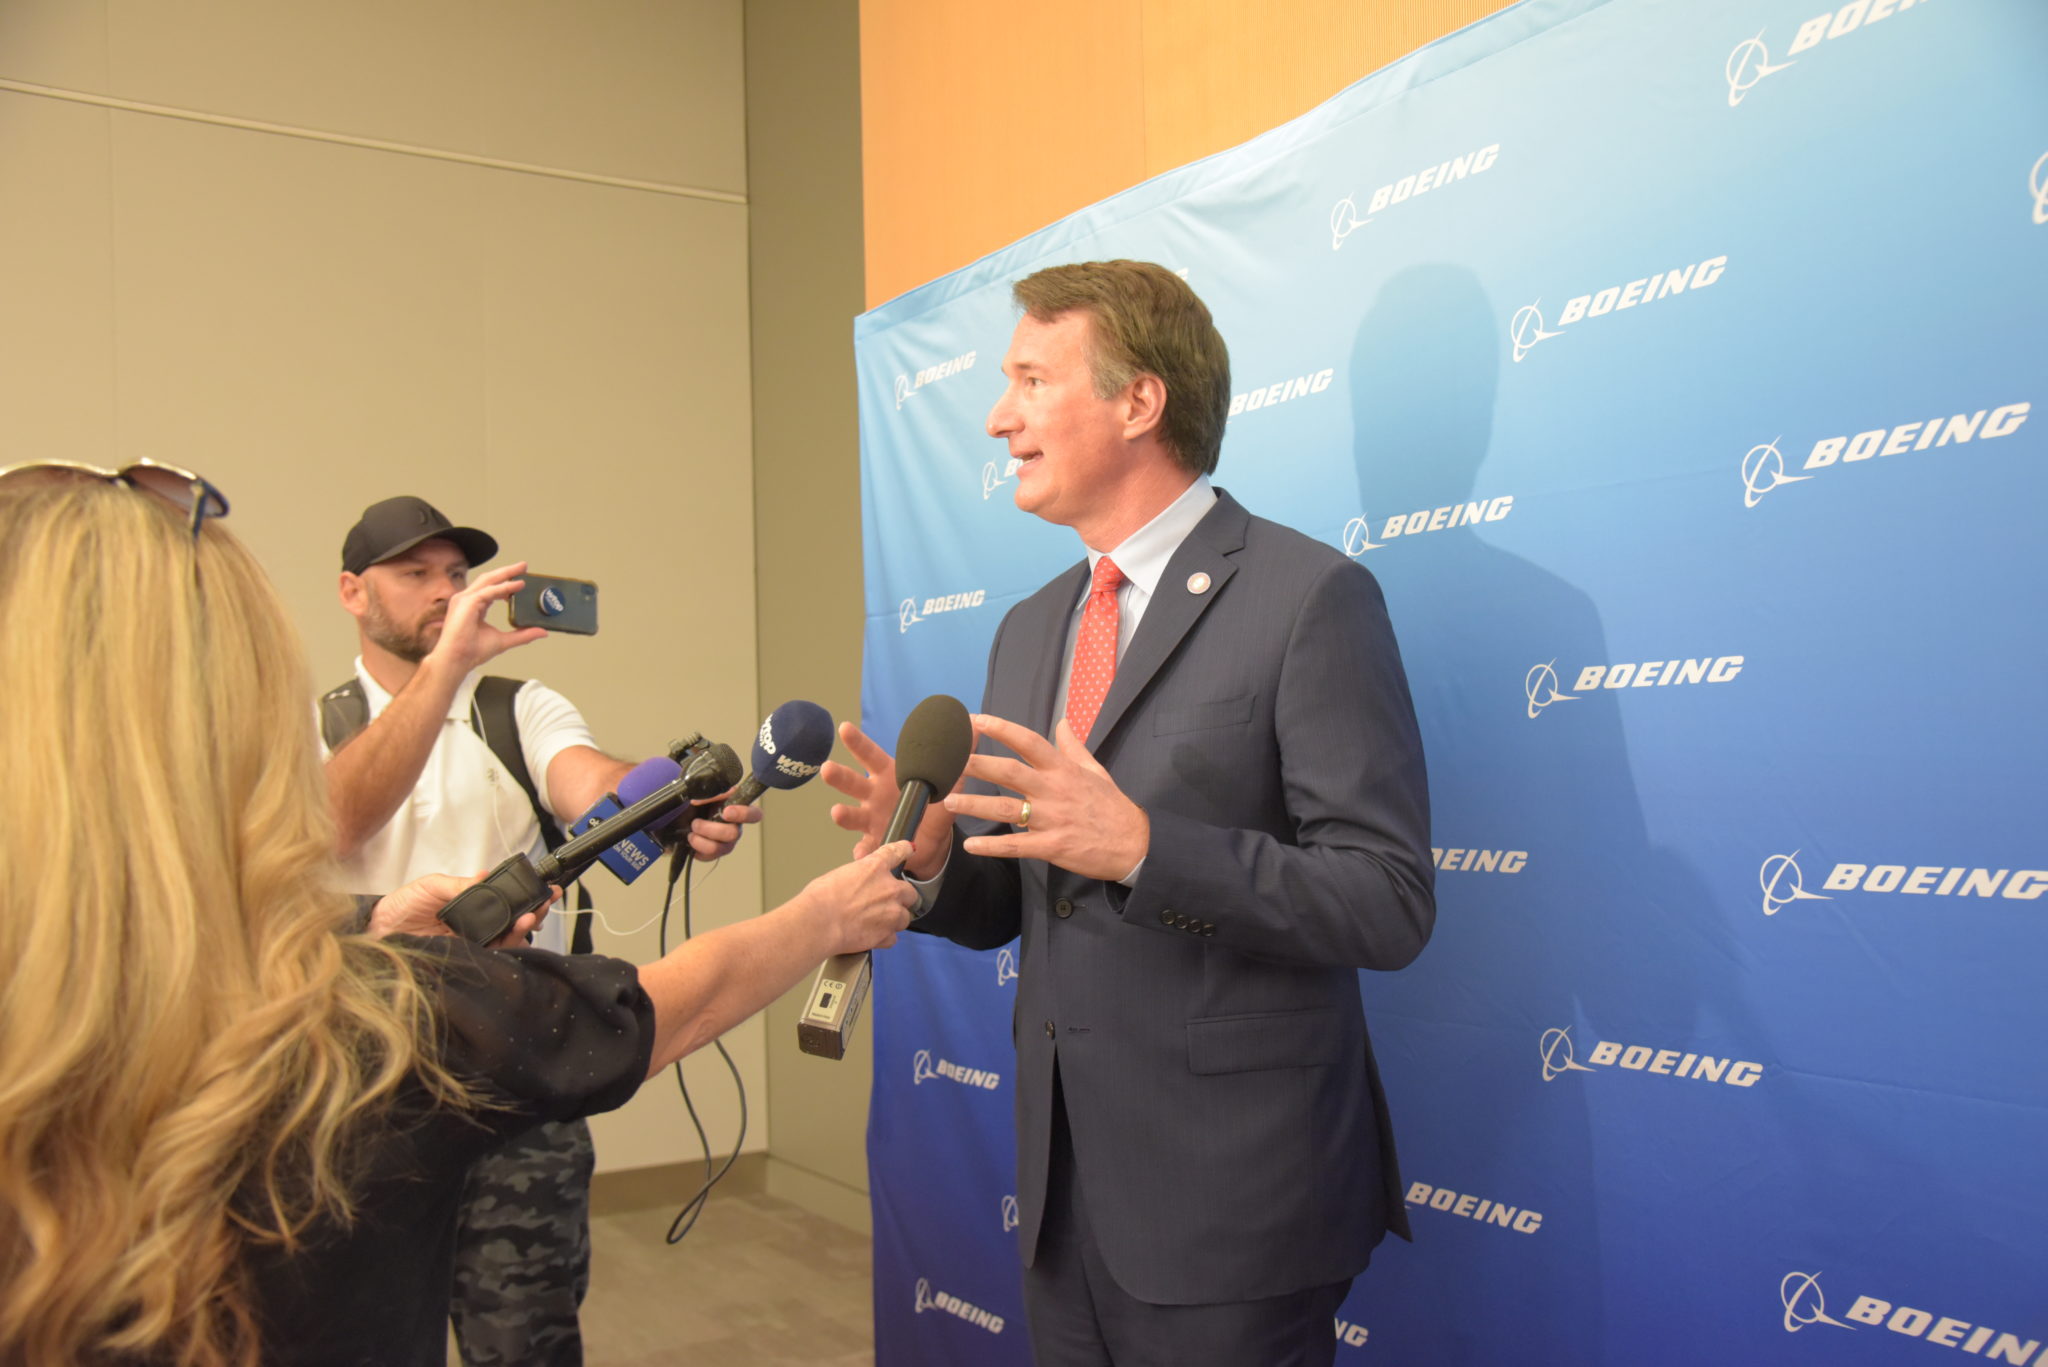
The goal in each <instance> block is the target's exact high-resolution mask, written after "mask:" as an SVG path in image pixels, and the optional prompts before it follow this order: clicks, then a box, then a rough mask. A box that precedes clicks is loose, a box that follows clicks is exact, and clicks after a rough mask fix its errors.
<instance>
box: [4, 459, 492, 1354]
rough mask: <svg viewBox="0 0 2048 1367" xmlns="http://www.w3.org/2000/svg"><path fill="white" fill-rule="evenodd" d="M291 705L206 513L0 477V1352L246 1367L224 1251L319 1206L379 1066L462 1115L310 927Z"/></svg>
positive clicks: (240, 1307)
mask: <svg viewBox="0 0 2048 1367" xmlns="http://www.w3.org/2000/svg"><path fill="white" fill-rule="evenodd" d="M195 557H196V573H195ZM311 698H312V692H311V690H310V688H309V687H308V676H307V672H306V668H305V663H304V659H303V656H302V655H301V652H300V649H299V645H298V640H297V637H296V635H295V633H294V632H293V630H292V628H291V625H290V623H289V621H288V619H287V618H286V616H285V613H284V610H283V606H282V604H281V603H280V602H279V601H278V598H277V595H276V593H275V591H274V590H273V589H272V587H271V585H270V582H269V580H268V579H267V578H266V577H265V576H264V573H263V571H262V569H261V568H260V567H258V565H257V563H256V561H255V559H254V558H253V557H252V556H251V555H250V554H249V553H248V551H247V550H245V549H244V548H243V547H242V545H241V544H240V543H239V542H238V541H236V540H235V538H234V537H233V536H232V535H231V534H229V533H227V532H226V531H224V530H223V529H222V528H221V526H220V525H219V523H217V522H209V523H207V524H206V525H205V526H204V528H203V529H202V535H201V536H200V537H199V540H198V544H197V546H196V547H195V546H194V545H193V544H192V537H191V533H190V531H189V528H188V526H187V523H186V521H185V518H184V515H183V514H181V513H179V512H178V511H177V510H176V509H175V508H173V507H172V506H171V505H170V504H168V503H166V502H164V501H163V500H161V499H159V498H157V497H155V496H153V495H149V494H145V493H142V492H140V491H138V490H135V489H130V488H123V487H119V486H116V485H113V484H111V483H105V482H100V481H94V480H85V479H67V480H63V481H61V482H58V483H45V482H43V481H40V480H36V479H14V480H8V481H4V482H0V850H4V851H5V853H4V855H0V975H4V976H0V983H4V987H0V1360H4V1361H6V1362H9V1363H17V1362H20V1363H30V1364H37V1365H38V1367H40V1365H41V1364H52V1365H54V1364H60V1363H61V1364H66V1365H67V1367H68V1365H69V1364H74V1363H82V1362H83V1363H114V1362H122V1361H127V1360H131V1359H138V1358H147V1359H148V1360H150V1361H160V1362H166V1363H177V1364H180V1367H188V1365H189V1367H250V1365H252V1364H255V1363H256V1362H257V1359H258V1350H259V1346H260V1345H259V1342H258V1326H257V1322H256V1316H255V1308H254V1307H253V1306H252V1304H251V1301H250V1288H249V1281H248V1272H247V1258H246V1257H245V1252H246V1250H247V1249H248V1248H249V1247H250V1246H251V1245H252V1244H254V1243H262V1242H274V1243H277V1244H281V1245H283V1246H284V1247H285V1248H286V1249H288V1250H289V1249H291V1248H293V1247H295V1246H297V1244H298V1241H299V1240H300V1239H301V1238H303V1236H304V1235H305V1234H306V1233H307V1232H308V1230H309V1228H310V1226H311V1225H312V1224H313V1222H314V1221H315V1220H317V1219H323V1218H324V1219H342V1220H345V1219H347V1218H348V1216H349V1215H350V1213H351V1205H350V1193H349V1183H350V1180H351V1176H352V1171H351V1168H352V1163H351V1159H350V1155H351V1154H352V1153H353V1152H355V1151H357V1150H358V1149H359V1147H360V1145H359V1144H358V1143H357V1142H356V1141H358V1140H360V1138H361V1136H362V1133H363V1126H364V1125H366V1124H369V1123H374V1120H375V1117H376V1115H377V1113H378V1112H379V1111H380V1110H381V1109H382V1108H383V1107H384V1106H385V1105H387V1104H388V1103H389V1101H390V1100H391V1099H392V1097H393V1095H394V1093H395V1091H396V1089H397V1088H398V1086H399V1084H400V1083H401V1082H402V1081H403V1079H404V1078H405V1077H406V1076H407V1074H408V1073H413V1074H416V1075H418V1076H420V1077H421V1078H422V1079H424V1080H425V1082H426V1084H427V1086H428V1088H429V1090H430V1091H431V1092H432V1093H434V1094H435V1095H436V1096H438V1097H440V1098H442V1099H445V1100H453V1101H458V1102H459V1101H461V1100H463V1099H464V1093H463V1090H462V1089H461V1088H460V1087H459V1086H458V1085H456V1084H455V1083H454V1082H453V1080H452V1079H451V1078H450V1077H449V1076H448V1074H447V1073H446V1072H444V1071H443V1070H442V1069H441V1068H440V1066H439V1064H438V1063H437V1062H436V1061H435V1059H434V1056H433V1054H432V1052H431V1046H430V1045H429V1044H428V1043H427V1041H428V1039H429V1037H430V1036H429V1031H430V1028H431V1015H430V1012H429V1009H428V1003H427V1000H426V998H425V997H424V995H423V993H422V990H421V989H420V987H419V986H418V985H417V984H416V982H415V979H414V977H413V976H412V974H411V973H409V972H407V971H406V966H405V961H404V958H403V956H401V955H400V954H398V953H397V952H395V951H393V950H391V949H388V948H385V947H382V946H379V945H377V944H375V943H374V942H371V941H368V940H365V939H362V938H360V937H344V936H342V935H340V934H338V933H337V931H338V930H339V929H340V927H341V925H342V923H343V919H344V917H345V916H346V914H347V911H348V909H349V907H348V903H347V899H346V898H344V897H343V896H341V895H340V894H338V893H337V892H335V891H334V888H335V886H336V884H335V882H334V878H333V873H332V858H333V856H332V849H333V831H332V829H331V827H330V823H329V818H328V814H327V805H326V798H325V790H324V788H323V786H322V775H321V772H320V768H319V761H318V756H317V752H316V750H315V748H314V740H313V732H312V726H313V722H312V717H313V711H312V703H311Z"/></svg>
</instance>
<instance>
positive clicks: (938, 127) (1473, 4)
mask: <svg viewBox="0 0 2048 1367" xmlns="http://www.w3.org/2000/svg"><path fill="white" fill-rule="evenodd" d="M1505 3H1506V0H1282V2H1281V3H1277V4H1275V3H1254V0H1041V2H1040V3H1038V4H1036V5H1033V6H1032V7H1031V8H1030V10H1029V12H1028V13H1026V12H1021V11H1018V10H1015V9H1012V8H1010V7H1007V6H1001V5H989V4H984V3H981V0H861V7H860V29H861V84H862V91H863V95H862V100H861V135H862V165H863V168H864V176H865V181H866V209H865V212H866V220H867V298H868V302H869V304H871V305H873V304H879V303H881V302H883V301H884V300H887V299H893V298H894V297H896V296H897V295H899V294H901V293H903V292H904V291H905V290H909V289H914V288H915V287H917V286H918V285H921V284H923V283H924V282H925V281H927V280H930V279H933V278H934V277H937V276H940V275H944V274H945V273H946V272H948V271H951V270H957V269H959V268H960V267H961V266H964V265H966V264H968V263H969V262H971V261H974V260H976V259H978V258H980V257H982V256H985V255H987V254H988V253H989V252H992V251H994V250H996V249H997V248H999V247H1002V246H1005V245H1007V244H1009V243H1011V242H1014V241H1016V240H1017V239H1018V238H1020V237H1023V236H1024V235H1025V234H1027V233H1030V232H1033V231H1035V230H1036V229H1038V228H1042V227H1044V226H1045V225H1046V224H1048V223H1050V222H1052V221H1053V220H1055V219H1058V218H1061V217H1064V216H1065V215H1067V214H1070V213H1072V212H1074V211H1075V210H1076V209H1080V208H1083V207H1085V206H1086V205H1089V204H1093V203H1094V202H1095V201H1096V200H1099V199H1103V198H1105V197H1107V196H1109V195H1112V194H1115V193H1116V192H1117V191H1119V190H1122V189H1125V188H1127V187H1129V186H1132V185H1135V184H1137V183H1138V182H1139V181H1141V180H1146V179H1149V178H1150V177H1152V176H1156V175H1158V174H1160V173H1161V172H1164V171H1171V170H1172V169H1174V168H1175V167H1177V166H1182V165H1185V164H1186V163H1188V162H1190V161H1194V160H1195V159H1197V158H1198V157H1205V156H1208V155H1209V154H1210V153H1212V152H1220V151H1222V150H1223V149H1224V148H1226V147H1234V146H1236V145H1237V144H1238V143H1241V142H1244V141H1246V140H1247V139H1249V138H1253V137H1256V136H1257V135H1258V134H1260V133H1263V132H1265V131H1266V130H1267V129H1269V128H1273V127H1275V126H1277V125H1279V124H1283V123H1285V122H1287V120H1289V119H1291V118H1294V117H1295V116H1297V115H1299V114H1304V113H1307V112H1308V111H1309V110H1310V109H1313V108H1314V107H1315V106H1316V105H1318V104H1321V103H1322V102H1323V101H1324V100H1327V99H1328V98H1330V96H1332V95H1334V94H1336V93H1337V92H1338V91H1340V90H1342V89H1343V88H1344V87H1345V86H1347V85H1350V84H1351V83H1352V82H1353V81H1356V80H1359V79H1361V78H1362V77H1365V76H1368V75H1370V74H1372V73H1373V72H1374V71H1376V70H1378V69H1379V68H1380V67H1382V66H1385V65H1386V64H1387V63H1388V62H1391V61H1394V60H1396V59H1397V58H1400V57H1402V56H1405V55H1406V54H1407V53H1409V52H1411V51H1413V50H1414V49H1416V48H1418V47H1421V46H1422V45H1424V44H1425V43H1428V42H1431V41H1433V40H1435V39H1437V38H1440V37H1442V36H1443V35H1444V34H1446V33H1449V32H1451V31H1453V30H1454V29H1458V28H1462V27H1463V26H1464V25H1466V24H1469V23H1472V22H1473V21H1474V20H1477V19H1480V18H1483V17H1485V16H1486V15H1488V14H1491V13H1493V12H1494V11H1495V10H1498V9H1502V8H1505Z"/></svg>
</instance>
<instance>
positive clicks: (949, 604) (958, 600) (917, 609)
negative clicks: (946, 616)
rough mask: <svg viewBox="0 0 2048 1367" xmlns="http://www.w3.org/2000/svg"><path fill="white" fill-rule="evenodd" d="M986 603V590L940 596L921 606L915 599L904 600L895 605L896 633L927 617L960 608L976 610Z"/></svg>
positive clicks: (900, 632) (906, 629)
mask: <svg viewBox="0 0 2048 1367" xmlns="http://www.w3.org/2000/svg"><path fill="white" fill-rule="evenodd" d="M987 601H988V590H987V589H974V590H972V591H971V592H968V593H946V594H941V595H939V596H938V597H936V598H927V599H925V600H924V602H923V603H921V604H920V603H919V602H918V601H917V600H916V599H915V598H906V599H904V600H903V601H902V602H901V603H898V604H897V605H896V631H897V633H898V634H899V635H900V634H902V633H903V632H906V631H908V630H910V629H911V628H912V627H913V626H915V625H917V624H918V623H919V622H922V621H923V620H924V619H925V618H927V617H932V616H936V615H937V614H939V613H941V612H958V611H959V610H960V609H961V608H978V607H980V606H981V605H982V604H983V603H985V602H987Z"/></svg>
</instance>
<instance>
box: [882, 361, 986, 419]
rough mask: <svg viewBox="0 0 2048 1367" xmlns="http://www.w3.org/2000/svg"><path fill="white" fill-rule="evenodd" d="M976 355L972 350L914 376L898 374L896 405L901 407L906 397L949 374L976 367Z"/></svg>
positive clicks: (956, 373) (931, 366)
mask: <svg viewBox="0 0 2048 1367" xmlns="http://www.w3.org/2000/svg"><path fill="white" fill-rule="evenodd" d="M975 355H976V353H974V352H972V351H970V352H967V353H965V354H964V355H960V356H955V357H954V358H953V359H952V360H950V361H941V362H939V363H938V364H937V365H928V366H926V367H925V368H924V369H922V370H920V371H918V372H917V375H916V376H915V377H914V378H913V377H912V376H910V375H898V376H897V377H896V407H897V408H899V409H901V408H902V407H903V401H904V400H905V399H908V398H909V397H911V396H912V395H913V394H915V393H917V391H918V390H920V389H923V388H924V387H925V386H926V385H928V384H937V383H938V382H939V381H940V380H943V379H945V378H946V377H947V376H949V375H958V374H959V373H960V372H961V371H963V370H972V369H973V368H974V357H975Z"/></svg>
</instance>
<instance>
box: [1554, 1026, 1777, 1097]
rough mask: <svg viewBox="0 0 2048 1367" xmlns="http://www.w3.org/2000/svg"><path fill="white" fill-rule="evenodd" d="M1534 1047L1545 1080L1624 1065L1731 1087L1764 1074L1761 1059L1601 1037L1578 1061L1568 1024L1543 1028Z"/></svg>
mask: <svg viewBox="0 0 2048 1367" xmlns="http://www.w3.org/2000/svg"><path fill="white" fill-rule="evenodd" d="M1537 1047H1538V1051H1539V1053H1540V1054H1541V1056H1542V1059H1543V1080H1544V1081H1545V1082H1554V1081H1556V1080H1557V1079H1558V1078H1561V1077H1563V1076H1564V1075H1565V1074H1566V1073H1592V1072H1597V1071H1599V1070H1600V1069H1601V1068H1611V1067H1620V1068H1626V1069H1627V1070H1628V1071H1630V1072H1632V1073H1656V1074H1659V1075H1660V1076H1663V1077H1680V1078H1689V1079H1691V1080H1693V1081H1695V1082H1725V1083H1727V1084H1728V1085H1729V1086H1730V1087H1754V1086H1756V1084H1757V1080H1758V1079H1760V1078H1761V1077H1763V1075H1764V1066H1763V1065H1762V1064H1761V1063H1751V1062H1749V1061H1748V1060H1746V1059H1736V1058H1716V1057H1714V1056H1713V1055H1712V1054H1696V1053H1682V1052H1680V1051H1679V1050H1677V1049H1656V1048H1652V1047H1651V1046H1650V1045H1647V1044H1620V1043H1617V1042H1616V1041H1614V1040H1601V1041H1600V1042H1599V1043H1598V1044H1596V1045H1594V1046H1593V1052H1592V1053H1590V1054H1588V1055H1586V1062H1585V1063H1580V1062H1579V1061H1578V1055H1577V1053H1576V1051H1575V1050H1574V1049H1573V1048H1572V1036H1571V1027H1569V1026H1564V1027H1560V1028H1556V1029H1551V1030H1545V1031H1544V1032H1543V1038H1542V1040H1541V1041H1540V1042H1539V1044H1538V1046H1537ZM1588 1065H1591V1066H1588Z"/></svg>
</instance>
